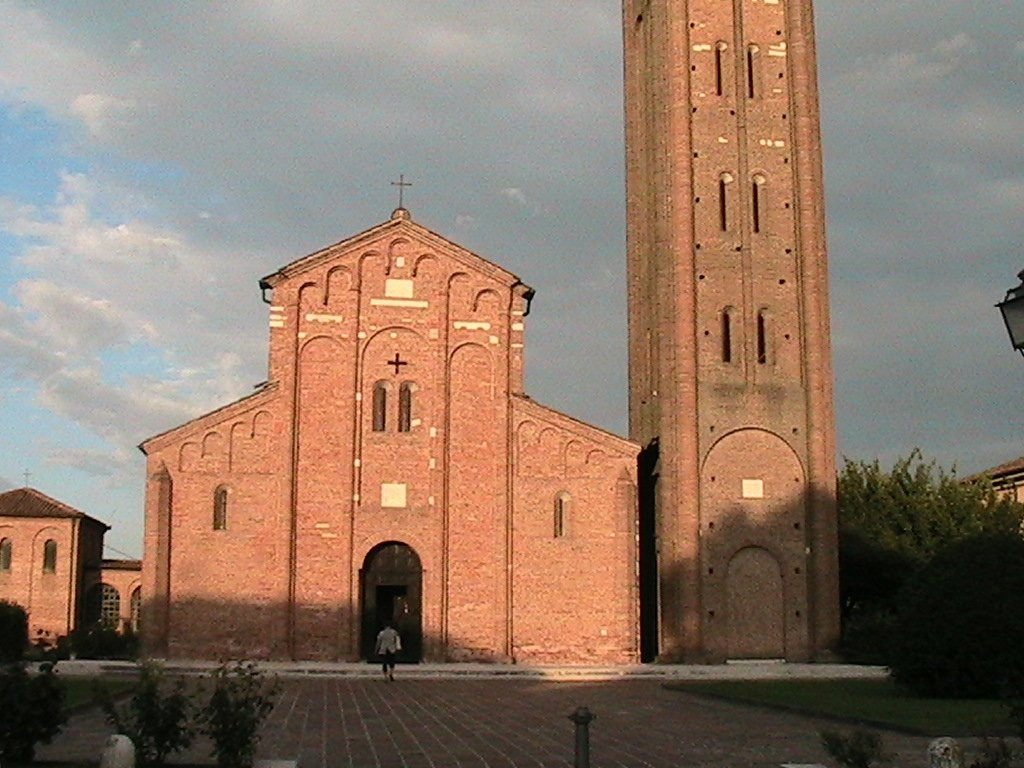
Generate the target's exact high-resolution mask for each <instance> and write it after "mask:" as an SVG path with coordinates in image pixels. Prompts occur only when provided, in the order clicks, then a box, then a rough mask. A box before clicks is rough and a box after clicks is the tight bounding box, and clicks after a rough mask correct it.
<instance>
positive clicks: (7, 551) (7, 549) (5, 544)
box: [0, 539, 12, 573]
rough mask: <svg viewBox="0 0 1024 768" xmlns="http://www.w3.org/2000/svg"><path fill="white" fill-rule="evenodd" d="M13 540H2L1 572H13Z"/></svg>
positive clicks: (0, 549)
mask: <svg viewBox="0 0 1024 768" xmlns="http://www.w3.org/2000/svg"><path fill="white" fill-rule="evenodd" d="M11 554H12V552H11V540H10V539H3V540H0V571H3V572H4V573H8V572H9V571H10V570H11Z"/></svg>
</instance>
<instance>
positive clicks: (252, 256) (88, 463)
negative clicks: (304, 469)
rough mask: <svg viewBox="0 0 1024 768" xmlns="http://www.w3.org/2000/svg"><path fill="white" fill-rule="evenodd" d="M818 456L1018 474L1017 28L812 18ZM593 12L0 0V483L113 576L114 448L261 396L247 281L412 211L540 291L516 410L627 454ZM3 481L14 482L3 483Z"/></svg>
mask: <svg viewBox="0 0 1024 768" xmlns="http://www.w3.org/2000/svg"><path fill="white" fill-rule="evenodd" d="M815 13H816V23H817V31H818V57H819V68H820V71H819V76H820V87H821V98H822V132H823V141H824V153H825V180H826V198H827V217H828V218H827V222H828V223H827V226H828V234H829V258H830V274H831V301H832V342H833V353H834V363H835V376H836V422H837V430H838V447H839V453H840V456H847V457H849V458H851V459H854V460H867V461H870V460H874V459H876V458H878V459H879V460H880V461H882V462H883V464H891V462H892V461H894V460H895V459H896V458H897V457H899V456H903V455H906V454H907V453H908V452H909V451H910V450H912V449H913V448H914V447H919V448H920V449H921V450H922V451H923V453H924V455H925V456H926V457H927V458H929V459H934V460H936V461H937V462H939V464H940V465H942V466H944V467H947V468H948V467H951V466H954V465H955V466H956V467H957V468H958V470H959V472H960V474H967V473H970V472H974V471H979V470H982V469H985V468H987V467H990V466H994V465H996V464H999V463H1002V462H1004V461H1008V460H1010V459H1014V458H1017V457H1019V456H1021V455H1022V454H1024V447H1022V434H1024V430H1022V427H1024V409H1021V407H1020V402H1021V395H1022V391H1024V360H1022V359H1021V358H1020V356H1018V355H1017V354H1016V353H1014V352H1013V350H1012V349H1011V348H1010V346H1009V341H1008V338H1007V335H1006V331H1005V329H1004V327H1003V325H1002V322H1001V320H1000V318H999V314H998V312H997V311H996V310H995V309H994V308H993V305H994V304H995V303H996V302H997V301H999V300H1000V299H1001V298H1002V297H1003V296H1004V294H1005V292H1006V290H1007V289H1008V288H1010V287H1012V286H1015V285H1016V284H1017V280H1016V278H1015V275H1016V274H1017V272H1018V271H1020V270H1021V269H1024V232H1022V229H1024V142H1022V137H1024V108H1022V104H1024V4H1022V3H1020V2H1018V0H990V2H987V3H984V4H982V5H979V4H978V3H970V2H966V1H965V0H928V2H924V0H898V1H897V0H879V2H876V3H850V2H848V1H847V0H818V2H817V3H816V6H815ZM619 15H620V9H619V4H618V3H617V2H616V0H571V2H569V1H568V0H519V2H516V3H511V2H508V0H473V1H472V2H465V0H463V1H462V2H456V1H455V0H422V1H421V2H416V3H410V2H397V1H395V0H345V1H344V2H340V3H339V2H326V1H325V2H305V1H304V0H288V2H283V1H282V0H249V1H248V2H246V3H206V2H188V1H184V0H183V1H181V2H175V3H165V2H155V1H152V0H150V1H146V0H140V2H136V3H112V2H90V3H82V2H77V1H75V2H60V1H54V0H51V1H50V2H46V3H23V2H17V1H16V0H0V19H2V20H3V21H2V22H0V490H4V489H8V488H13V487H21V486H23V485H25V484H26V481H27V484H28V485H30V486H33V487H36V488H38V489H40V490H42V491H43V492H45V493H48V494H50V495H52V496H54V497H56V498H58V499H61V500H62V501H64V502H66V503H68V504H71V505H72V506H75V507H77V508H78V509H81V510H82V511H84V512H86V513H88V514H90V515H92V516H94V517H97V518H99V519H101V520H103V521H105V522H107V523H108V524H110V525H112V526H113V529H112V530H111V531H110V532H109V533H108V534H107V544H108V547H109V548H108V550H107V553H106V555H107V556H108V557H117V556H133V557H137V556H140V555H141V554H142V534H141V531H142V516H143V512H142V510H143V485H144V474H145V465H144V457H143V456H142V454H141V453H140V452H139V451H138V449H137V447H136V446H137V445H138V444H139V443H140V442H141V441H142V440H144V439H145V438H147V437H149V436H151V435H153V434H156V433H158V432H161V431H163V430H164V429H167V428H169V427H172V426H175V425H177V424H179V423H182V422H184V421H186V420H188V419H190V418H193V417H194V416H197V415H199V414H201V413H204V412H206V411H208V410H211V409H213V408H215V407H217V406H219V405H223V404H225V403H227V402H230V401H231V400H234V399H236V398H238V397H240V396H242V395H244V394H246V393H249V392H251V391H252V387H253V385H255V384H257V383H259V382H261V381H263V380H264V379H265V378H266V344H267V325H266V318H267V307H266V305H265V304H263V303H262V301H261V297H260V291H259V289H258V286H257V282H258V280H259V278H260V277H262V276H263V275H266V274H269V273H271V272H273V271H275V270H276V269H277V268H278V267H279V266H282V265H284V264H287V263H289V262H291V261H294V260H295V259H297V258H300V257H302V256H304V255H306V254H308V253H311V252H313V251H315V250H317V249H319V248H321V247H323V246H325V245H328V244H331V243H334V242H337V241H339V240H342V239H344V238H346V237H348V236H350V235H354V234H356V233H358V232H361V231H363V230H365V229H368V228H369V227H371V226H373V225H375V224H377V223H379V222H381V221H384V220H386V219H387V218H388V217H389V215H390V213H391V211H392V209H393V208H394V207H395V206H396V203H397V195H396V189H395V187H393V186H392V185H391V182H393V181H395V180H397V179H398V178H399V175H400V174H404V175H405V177H406V179H408V180H410V181H412V182H413V186H412V187H410V188H408V189H407V190H406V192H405V204H406V207H407V208H409V209H410V210H411V212H412V216H413V218H414V219H415V220H416V221H418V222H420V223H422V224H424V225H425V226H427V227H429V228H431V229H433V230H435V231H437V232H439V233H441V234H442V235H444V236H446V237H448V238H449V239H451V240H454V241H456V242H458V243H460V244H462V245H464V246H465V247H467V248H469V249H470V250H472V251H474V252H476V253H478V254H480V255H482V256H484V257H485V258H487V259H489V260H491V261H493V262H495V263H497V264H500V265H501V266H503V267H505V268H506V269H508V270H510V271H512V272H514V273H515V274H517V275H518V276H519V277H520V278H521V279H522V280H523V281H524V282H526V283H527V284H529V285H531V286H533V287H534V288H535V289H536V290H537V296H536V298H535V300H534V302H533V307H532V312H531V314H530V318H529V324H528V326H527V349H526V352H527V355H526V361H527V391H528V392H529V394H531V396H532V397H534V398H535V399H537V400H539V401H540V402H542V403H545V404H547V405H550V406H552V407H554V408H557V409H559V410H562V411H565V412H567V413H569V414H572V415H574V416H576V417H579V418H582V419H584V420H586V421H590V422H592V423H594V424H597V425H599V426H602V427H605V428H607V429H610V430H612V431H615V432H618V433H620V434H625V432H626V412H627V387H626V368H627V359H626V358H627V355H626V321H625V317H626V292H625V256H624V253H625V235H624V232H625V223H624V220H625V210H624V208H625V206H624V180H623V178H624V170H623V168H624V160H623V152H624V150H623V121H622V95H621V88H622V64H621V48H622V42H621V32H620V27H619ZM26 472H27V473H28V474H27V475H26V474H25V473H26Z"/></svg>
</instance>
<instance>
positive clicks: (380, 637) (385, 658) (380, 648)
mask: <svg viewBox="0 0 1024 768" xmlns="http://www.w3.org/2000/svg"><path fill="white" fill-rule="evenodd" d="M400 650H402V637H401V636H400V635H399V634H398V630H397V629H395V628H394V627H392V626H391V624H390V623H389V624H385V625H384V629H382V630H381V631H380V632H378V633H377V648H376V652H377V655H378V656H379V657H380V668H381V671H382V672H383V673H384V677H386V678H387V679H388V680H394V679H395V654H397V653H398V652H399V651H400Z"/></svg>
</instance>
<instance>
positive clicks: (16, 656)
mask: <svg viewBox="0 0 1024 768" xmlns="http://www.w3.org/2000/svg"><path fill="white" fill-rule="evenodd" d="M27 646H28V614H27V613H25V609H24V608H22V607H21V606H20V605H18V604H17V603H11V602H8V601H7V600H0V662H2V663H9V662H12V661H21V660H22V658H23V657H24V655H25V648H26V647H27Z"/></svg>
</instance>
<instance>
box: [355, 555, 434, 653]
mask: <svg viewBox="0 0 1024 768" xmlns="http://www.w3.org/2000/svg"><path fill="white" fill-rule="evenodd" d="M359 584H360V590H359V591H360V595H361V596H362V643H361V651H362V657H363V658H364V659H368V660H371V661H372V660H375V659H376V657H375V656H374V653H373V650H374V643H375V641H376V638H377V633H378V632H379V631H380V630H381V629H383V627H384V625H385V624H387V623H389V622H393V626H394V627H395V629H397V630H398V632H399V634H401V636H402V652H401V653H399V654H398V660H399V661H404V662H414V663H415V662H418V661H420V660H421V659H422V658H423V619H422V614H423V567H422V565H420V558H419V555H417V554H416V552H415V550H413V549H412V547H410V546H408V545H406V544H402V543H401V542H397V541H389V542H385V543H384V544H379V545H378V546H376V547H374V548H373V549H371V550H370V552H369V553H368V554H367V555H366V559H365V560H364V561H363V568H362V570H361V571H360V572H359Z"/></svg>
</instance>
